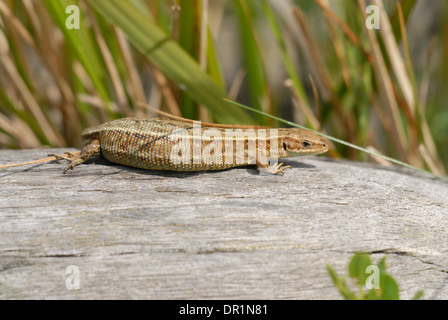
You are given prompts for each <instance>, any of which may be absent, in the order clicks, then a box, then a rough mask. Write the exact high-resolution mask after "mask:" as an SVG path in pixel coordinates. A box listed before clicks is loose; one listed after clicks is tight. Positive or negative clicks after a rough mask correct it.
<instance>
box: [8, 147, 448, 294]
mask: <svg viewBox="0 0 448 320" xmlns="http://www.w3.org/2000/svg"><path fill="white" fill-rule="evenodd" d="M54 152H56V153H57V152H61V150H54V149H53V150H32V151H6V150H4V151H0V164H5V163H16V162H23V161H30V160H33V159H39V158H42V157H45V156H46V154H47V153H54ZM288 163H289V164H291V165H292V166H293V169H292V170H288V171H287V172H286V174H285V176H284V177H282V176H264V175H259V174H258V172H257V170H256V169H255V168H252V167H246V168H240V169H233V170H228V171H222V172H207V173H174V172H173V173H171V172H154V171H144V170H139V169H133V168H127V167H123V166H119V165H113V164H110V163H107V162H106V161H104V160H96V161H94V163H90V164H87V165H81V166H79V167H77V168H75V170H73V171H69V172H68V173H67V174H66V175H64V174H62V169H63V168H64V167H65V165H66V163H65V162H61V163H57V162H52V163H48V164H42V165H34V166H28V167H18V168H11V169H7V170H1V171H0V183H1V188H0V298H4V299H16V298H24V299H53V298H56V299H77V298H82V299H106V298H111V299H116V298H132V299H133V298H143V299H146V298H148V299H200V298H205V299H215V298H220V299H333V298H334V299H338V298H340V296H339V293H338V292H337V290H336V289H335V287H334V286H333V285H332V283H331V281H330V278H329V276H328V273H327V271H326V264H327V263H328V264H330V265H332V266H333V267H334V268H335V269H336V271H338V273H339V274H346V269H345V268H346V265H347V263H348V261H349V259H350V257H351V256H352V253H353V252H357V251H364V252H371V253H373V255H372V257H373V259H374V261H378V260H379V259H380V257H382V256H384V255H387V265H388V268H389V271H390V272H391V273H392V275H393V276H394V277H395V279H396V280H397V281H398V283H399V285H400V289H401V298H403V299H408V298H410V297H412V296H413V294H414V293H415V292H416V291H417V290H419V289H423V290H424V291H425V295H424V298H426V299H448V246H447V245H448V224H447V219H448V184H447V183H444V182H442V181H438V180H436V179H433V178H431V177H427V176H425V175H422V174H419V173H414V172H410V171H409V170H401V169H396V170H389V169H384V168H382V167H379V166H374V165H369V164H358V163H352V162H347V161H334V160H330V159H328V158H325V157H301V158H296V159H292V160H288ZM70 265H75V266H77V267H78V268H79V279H80V288H79V289H71V290H70V289H67V287H66V278H67V277H68V276H69V274H66V268H67V267H68V266H70Z"/></svg>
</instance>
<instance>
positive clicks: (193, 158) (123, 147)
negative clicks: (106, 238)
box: [49, 118, 329, 175]
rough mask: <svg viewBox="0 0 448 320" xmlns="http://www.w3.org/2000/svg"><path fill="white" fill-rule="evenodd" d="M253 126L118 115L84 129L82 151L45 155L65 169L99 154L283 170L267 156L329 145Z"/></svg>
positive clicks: (123, 159) (140, 164)
mask: <svg viewBox="0 0 448 320" xmlns="http://www.w3.org/2000/svg"><path fill="white" fill-rule="evenodd" d="M181 119H182V118H181ZM195 123H196V124H199V125H196V127H195ZM230 128H233V129H230ZM255 128H257V127H253V126H233V125H227V126H226V125H218V124H204V123H200V122H193V121H192V120H188V119H184V120H179V119H176V120H173V119H162V118H122V119H118V120H113V121H110V122H106V123H104V124H101V125H99V126H97V127H93V128H90V129H86V130H85V131H84V132H83V133H82V138H83V140H84V142H85V147H84V148H83V149H82V150H81V152H80V153H79V152H78V153H70V152H66V153H65V154H63V155H56V154H50V155H49V156H53V157H55V159H64V160H68V161H70V163H69V164H68V166H67V167H66V168H65V169H64V173H66V172H67V171H68V170H69V169H73V168H74V167H76V166H78V165H80V164H82V163H85V162H86V161H87V160H88V159H89V158H91V157H93V156H99V155H102V156H103V157H104V158H106V159H107V160H109V161H111V162H114V163H118V164H122V165H127V166H131V167H137V168H142V169H149V170H169V171H208V170H224V169H228V168H233V167H237V166H245V165H249V164H256V165H257V167H258V169H259V170H260V171H263V172H267V173H271V174H282V175H284V170H285V169H288V168H291V166H289V165H284V163H280V164H279V163H278V162H277V163H275V164H273V165H269V161H268V160H270V159H277V158H287V157H294V156H299V155H310V154H321V153H324V152H326V151H328V146H329V143H328V141H327V140H326V139H325V138H323V137H321V136H319V135H318V134H317V133H315V132H314V131H311V130H305V129H299V128H266V129H265V128H263V129H262V128H261V127H259V128H258V129H257V130H258V135H257V134H256V133H255V135H254V131H255ZM195 130H196V131H195ZM229 130H230V131H229ZM243 130H245V131H243ZM250 130H254V131H250ZM263 130H264V131H263ZM251 134H252V135H251ZM229 135H230V136H229ZM249 136H250V137H249ZM212 137H213V139H212ZM189 141H190V142H189ZM185 143H186V144H185ZM189 143H190V144H189ZM251 147H252V149H251ZM273 147H274V148H273ZM251 150H252V151H254V150H256V152H250V151H251ZM179 151H181V152H180V153H179ZM206 151H208V152H206ZM224 151H225V152H224ZM226 152H227V153H226ZM179 154H182V156H183V158H182V156H179ZM227 155H229V156H228V157H227ZM179 157H180V158H182V161H179ZM173 159H174V160H177V161H174V160H173Z"/></svg>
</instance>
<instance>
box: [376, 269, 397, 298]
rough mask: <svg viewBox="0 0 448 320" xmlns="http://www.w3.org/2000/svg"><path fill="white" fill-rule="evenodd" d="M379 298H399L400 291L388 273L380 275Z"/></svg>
mask: <svg viewBox="0 0 448 320" xmlns="http://www.w3.org/2000/svg"><path fill="white" fill-rule="evenodd" d="M380 287H381V291H382V293H381V296H380V299H381V300H399V299H400V292H399V288H398V284H397V282H396V281H395V280H394V278H392V276H390V275H388V274H382V275H381V276H380Z"/></svg>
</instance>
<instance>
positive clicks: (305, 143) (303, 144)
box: [302, 140, 311, 148]
mask: <svg viewBox="0 0 448 320" xmlns="http://www.w3.org/2000/svg"><path fill="white" fill-rule="evenodd" d="M302 147H304V148H309V147H311V143H310V142H309V141H307V140H305V141H302Z"/></svg>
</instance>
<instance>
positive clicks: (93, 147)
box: [49, 139, 101, 173]
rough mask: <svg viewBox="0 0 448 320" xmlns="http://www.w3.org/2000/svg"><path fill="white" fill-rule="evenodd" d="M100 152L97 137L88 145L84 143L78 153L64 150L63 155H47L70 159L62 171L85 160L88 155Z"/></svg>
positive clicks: (95, 154) (97, 154)
mask: <svg viewBox="0 0 448 320" xmlns="http://www.w3.org/2000/svg"><path fill="white" fill-rule="evenodd" d="M100 153H101V147H100V141H99V140H98V139H95V140H92V141H91V142H90V143H89V144H88V145H86V146H85V147H84V148H83V149H82V150H81V153H80V154H73V153H71V152H66V153H65V154H63V155H57V154H49V156H53V157H56V158H57V159H63V160H67V161H70V164H69V165H68V166H67V167H66V168H65V169H64V173H66V172H67V171H68V169H73V168H74V167H76V166H77V165H80V164H82V163H84V162H86V161H87V160H88V159H89V158H90V157H95V156H99V155H100Z"/></svg>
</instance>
